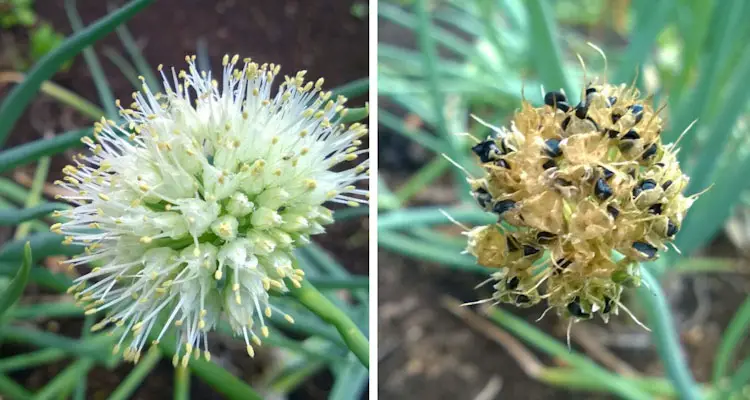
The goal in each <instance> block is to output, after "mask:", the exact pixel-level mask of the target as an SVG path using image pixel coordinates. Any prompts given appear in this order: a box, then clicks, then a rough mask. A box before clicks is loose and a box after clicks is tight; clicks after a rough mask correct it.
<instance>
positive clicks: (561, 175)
mask: <svg viewBox="0 0 750 400" xmlns="http://www.w3.org/2000/svg"><path fill="white" fill-rule="evenodd" d="M583 92H584V93H583V99H582V101H581V102H580V103H578V104H577V105H576V106H575V107H571V105H570V103H569V101H570V99H568V97H567V96H565V95H564V94H563V93H561V92H548V93H546V94H545V96H544V104H543V105H540V106H535V105H532V104H530V103H528V102H526V101H524V102H523V103H522V104H521V107H520V109H519V110H518V111H517V112H516V114H515V115H514V117H513V125H512V126H511V127H510V129H506V128H494V129H493V130H494V131H496V132H499V133H498V137H497V138H495V139H493V143H494V144H495V147H496V148H497V150H495V147H492V146H491V145H490V144H487V143H485V142H483V143H480V144H478V145H477V146H475V148H476V149H475V152H476V153H477V154H479V155H480V161H482V167H483V169H484V171H485V172H486V174H485V176H484V177H482V178H481V179H479V181H480V182H481V183H482V186H481V189H483V190H484V191H482V190H480V189H478V188H479V187H480V186H476V185H474V184H473V183H472V188H473V191H474V196H475V198H477V203H478V204H479V205H480V207H482V208H483V209H485V210H488V211H491V212H493V213H494V214H495V215H497V216H498V217H499V219H498V223H497V224H494V225H491V227H492V230H491V231H487V232H489V233H485V232H484V231H481V233H480V231H474V230H472V233H470V235H469V246H468V250H469V253H471V254H473V255H475V256H476V257H477V259H478V261H479V263H480V264H483V265H488V266H491V267H494V268H499V271H498V275H497V276H496V277H494V278H493V279H494V280H495V282H496V283H497V284H496V285H494V288H495V291H496V292H495V294H494V295H493V299H494V300H495V301H498V302H507V303H511V304H516V305H518V306H521V307H526V306H530V305H533V304H536V303H538V302H540V301H542V299H545V301H546V302H547V304H548V305H549V306H550V307H551V308H553V309H555V310H556V311H557V312H558V314H559V315H563V316H568V317H572V318H590V317H592V316H593V315H594V314H599V315H600V316H601V317H602V318H603V319H604V320H605V321H606V320H607V318H609V314H616V311H617V304H619V298H620V294H621V292H622V290H623V288H627V287H635V286H638V285H639V284H640V276H639V275H638V268H636V265H637V264H636V263H637V262H639V261H648V260H653V259H656V258H657V257H658V256H659V254H660V250H661V251H667V250H668V249H669V247H668V246H666V244H667V243H669V242H670V241H672V240H673V239H674V237H675V236H676V235H677V234H678V231H679V227H680V226H681V225H682V221H683V218H684V216H685V213H686V211H687V210H688V208H689V207H690V205H691V204H692V202H693V201H694V198H689V197H685V196H684V195H683V194H682V193H681V192H682V190H683V189H684V188H685V186H686V184H687V182H688V179H687V177H685V176H684V175H683V173H682V171H681V170H680V166H679V163H678V162H677V158H676V156H675V153H676V149H675V148H674V146H672V145H665V144H663V143H662V138H661V132H662V129H663V122H662V120H661V117H660V116H659V115H658V113H657V112H656V110H655V109H654V108H653V106H652V105H651V103H650V98H646V99H642V98H641V96H640V93H639V92H638V90H636V89H634V88H632V87H628V86H626V85H619V86H616V85H611V84H607V83H600V82H592V83H591V84H589V85H587V86H586V87H585V88H584V89H583ZM483 160H488V161H483ZM615 252H616V253H619V254H620V255H621V256H623V257H624V258H622V259H619V258H618V259H617V261H616V260H614V259H613V258H612V254H613V253H615ZM485 262H486V263H487V264H484V263H485ZM532 266H533V267H532ZM532 271H534V272H535V273H536V274H535V275H534V274H532Z"/></svg>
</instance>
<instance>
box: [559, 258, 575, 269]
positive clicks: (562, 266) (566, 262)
mask: <svg viewBox="0 0 750 400" xmlns="http://www.w3.org/2000/svg"><path fill="white" fill-rule="evenodd" d="M555 264H557V269H558V270H564V269H566V268H568V266H570V264H573V261H571V260H568V259H567V258H561V259H559V260H557V261H555Z"/></svg>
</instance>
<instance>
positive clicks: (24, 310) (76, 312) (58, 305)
mask: <svg viewBox="0 0 750 400" xmlns="http://www.w3.org/2000/svg"><path fill="white" fill-rule="evenodd" d="M82 315H83V308H81V307H79V306H77V305H75V303H72V302H68V301H60V302H54V303H40V304H24V305H18V306H16V307H15V308H14V309H13V310H12V311H10V316H11V317H12V318H13V319H34V318H66V317H78V316H82Z"/></svg>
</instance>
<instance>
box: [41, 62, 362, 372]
mask: <svg viewBox="0 0 750 400" xmlns="http://www.w3.org/2000/svg"><path fill="white" fill-rule="evenodd" d="M186 61H187V64H188V69H187V70H186V71H179V72H177V71H175V70H174V69H171V71H170V72H167V71H165V70H163V68H162V67H161V66H159V71H160V72H161V76H162V78H163V84H164V90H163V93H155V92H153V91H152V89H151V88H149V87H148V86H147V85H146V84H145V83H144V84H143V87H142V90H141V91H140V92H137V93H134V94H133V99H134V103H133V104H132V105H131V107H130V108H128V109H126V108H123V107H122V106H121V105H120V102H119V101H118V102H117V105H118V107H119V108H120V114H121V116H122V121H121V122H120V123H116V122H114V121H110V120H105V119H102V121H101V122H99V123H97V124H96V125H95V128H94V140H92V139H90V138H85V139H84V140H83V141H84V143H85V144H86V145H87V146H88V148H89V149H90V150H91V154H90V155H88V156H85V155H78V156H76V157H75V158H74V164H75V165H69V166H67V167H65V168H64V170H63V171H64V173H65V177H64V178H63V181H61V182H57V183H58V184H60V185H62V186H64V187H66V188H68V189H70V190H71V192H72V193H71V194H69V195H65V196H60V197H62V198H64V199H66V200H68V201H70V202H72V203H74V204H75V205H76V207H75V208H73V209H70V210H67V211H62V212H59V216H61V217H64V220H65V221H66V222H64V223H58V224H55V225H54V226H53V227H52V231H54V232H57V233H60V234H63V235H65V236H66V237H65V239H64V243H66V244H76V245H82V246H85V252H84V253H83V254H82V255H80V256H78V257H75V258H73V259H72V260H70V261H69V263H70V264H71V265H72V266H80V265H84V264H89V265H94V266H95V267H94V268H93V269H92V270H91V271H90V272H88V273H87V274H85V275H83V276H81V277H79V278H78V279H76V280H75V284H74V286H73V287H71V288H70V292H74V293H75V297H76V299H77V300H78V301H79V302H80V303H82V304H84V305H85V307H86V310H87V311H86V313H87V314H94V313H98V312H106V317H105V318H104V319H103V320H102V321H100V322H99V323H97V324H96V325H95V326H94V329H102V328H104V327H106V326H109V325H110V324H114V325H115V326H120V327H123V328H124V329H123V333H122V336H121V337H120V339H119V342H118V343H117V345H116V346H115V352H118V351H119V349H120V348H123V347H124V357H125V358H126V359H128V360H133V361H137V360H138V358H139V357H140V354H141V351H142V349H143V348H144V346H145V344H146V343H147V342H154V343H158V342H159V340H160V339H162V337H163V336H164V334H165V332H166V331H167V329H168V328H169V327H170V326H176V327H178V330H179V334H178V336H177V340H178V346H177V353H176V354H175V357H174V360H173V362H174V363H175V364H177V363H178V362H181V363H182V365H186V364H187V363H188V361H189V360H190V358H191V356H195V357H196V358H197V357H199V355H200V354H201V349H202V353H203V355H204V357H205V358H206V359H210V353H209V351H208V343H207V333H208V332H209V331H210V330H212V329H213V328H214V327H215V326H216V325H217V323H218V321H219V320H220V319H221V318H222V317H224V318H226V319H227V320H228V321H229V323H230V325H231V327H232V329H233V330H234V332H235V333H236V334H238V335H241V336H242V337H243V338H244V340H245V343H246V345H247V352H248V354H249V355H250V356H253V354H254V349H253V346H258V345H260V343H261V337H265V336H267V335H268V328H267V327H266V321H265V319H264V318H268V317H270V316H271V314H272V313H274V310H275V309H274V306H273V305H272V304H271V303H272V300H271V299H270V298H269V291H273V290H276V291H279V292H284V291H286V290H287V285H288V284H291V285H295V286H299V285H300V282H301V280H302V279H303V276H304V272H303V271H302V270H301V269H298V268H296V267H295V266H294V264H293V260H294V255H293V253H292V251H293V250H294V249H295V248H296V247H299V246H302V245H305V244H307V243H308V242H309V240H310V236H311V235H315V234H319V233H322V232H323V231H324V228H323V226H324V225H326V224H329V223H331V222H332V221H333V219H332V213H331V211H330V210H329V209H327V208H326V207H325V206H323V204H324V203H326V202H333V203H343V204H347V205H349V206H357V205H359V204H361V203H366V201H367V191H366V190H363V189H358V188H356V187H355V184H356V182H358V181H361V180H365V179H367V169H368V162H367V160H365V161H363V162H360V163H358V164H357V163H356V162H354V163H352V162H353V161H356V160H358V159H363V158H366V157H365V156H363V155H365V153H367V150H366V149H359V147H360V145H361V144H362V142H361V141H360V138H361V137H363V136H364V135H366V134H367V127H366V126H365V125H362V124H359V123H355V124H352V125H349V126H345V125H343V124H341V123H339V119H340V118H341V117H342V116H343V115H344V114H345V113H346V111H347V109H346V108H345V107H344V103H345V101H346V99H345V98H344V97H342V96H339V97H338V98H333V96H332V94H331V92H325V91H322V85H323V79H319V80H317V81H316V82H305V79H304V75H305V72H304V71H303V72H299V73H297V74H296V75H294V76H291V77H289V76H287V77H285V78H284V82H282V83H281V84H280V85H277V86H278V88H274V79H275V78H276V76H277V75H278V73H279V69H280V68H279V66H277V65H274V64H262V65H258V64H256V63H253V62H251V61H250V59H245V60H244V62H242V63H241V64H238V61H239V57H238V56H234V57H232V58H231V59H230V57H229V56H225V57H224V60H223V78H222V79H221V81H218V82H217V81H216V80H214V79H213V77H212V75H211V73H210V72H206V71H199V70H198V69H197V68H196V66H195V56H192V57H187V58H186ZM342 162H348V163H345V164H344V165H338V164H340V163H342ZM352 165H354V166H352ZM285 317H286V318H287V319H288V320H289V321H290V322H291V317H289V316H286V315H285ZM149 336H150V339H149ZM180 357H181V360H180Z"/></svg>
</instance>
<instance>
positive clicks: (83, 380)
mask: <svg viewBox="0 0 750 400" xmlns="http://www.w3.org/2000/svg"><path fill="white" fill-rule="evenodd" d="M95 319H96V315H87V316H86V317H85V318H84V319H83V327H81V339H83V340H86V339H88V338H89V337H91V327H92V326H93V325H94V321H95ZM87 389H88V376H86V375H84V376H82V377H80V378H79V379H78V383H77V384H76V388H75V390H74V391H73V400H86V390H87Z"/></svg>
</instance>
